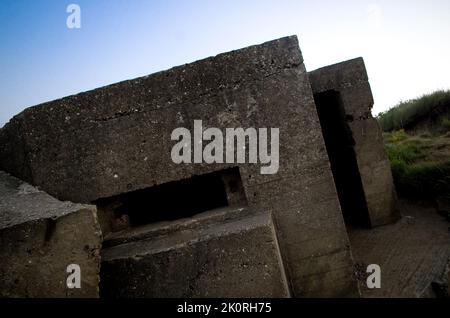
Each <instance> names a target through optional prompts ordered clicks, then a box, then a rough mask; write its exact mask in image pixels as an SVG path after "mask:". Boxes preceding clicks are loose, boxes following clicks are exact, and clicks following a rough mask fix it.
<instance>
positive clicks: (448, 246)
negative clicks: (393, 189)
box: [349, 200, 450, 297]
mask: <svg viewBox="0 0 450 318" xmlns="http://www.w3.org/2000/svg"><path fill="white" fill-rule="evenodd" d="M400 209H401V213H402V219H401V220H399V221H398V222H396V223H395V224H390V225H385V226H381V227H377V228H375V229H371V230H367V229H352V230H350V231H349V237H350V241H351V245H352V251H353V257H354V259H355V263H356V264H357V269H360V271H358V272H360V273H362V276H361V279H360V281H361V284H360V287H361V293H362V296H363V297H435V293H434V292H433V291H432V289H431V287H430V284H431V282H433V281H436V280H440V279H441V278H442V275H443V273H444V271H445V268H446V265H447V263H448V260H449V258H450V231H449V226H450V223H449V222H448V221H446V220H445V218H444V217H442V216H440V215H439V214H438V213H437V212H436V210H435V209H434V208H433V207H430V206H425V205H418V204H417V203H412V202H410V201H406V200H401V201H400ZM368 264H378V265H380V267H381V288H380V289H368V288H367V287H366V283H365V277H364V276H365V275H367V274H365V270H366V268H367V265H368Z"/></svg>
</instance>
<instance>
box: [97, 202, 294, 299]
mask: <svg viewBox="0 0 450 318" xmlns="http://www.w3.org/2000/svg"><path fill="white" fill-rule="evenodd" d="M219 213H220V212H219ZM245 214H247V212H245V211H242V209H240V210H239V211H223V215H222V216H221V217H220V218H217V217H216V218H215V220H214V221H212V222H211V221H209V218H207V217H203V220H201V218H202V216H199V217H194V218H193V219H192V220H191V222H190V223H189V225H185V224H184V223H182V222H171V223H169V225H168V226H167V227H166V228H159V229H158V228H156V229H155V230H154V231H152V230H151V229H147V231H145V232H146V233H149V232H151V236H147V237H146V238H145V239H143V238H140V239H138V240H137V239H135V238H133V237H131V236H130V235H129V234H127V235H123V234H122V235H121V236H122V238H121V239H122V240H125V241H126V243H124V244H117V241H118V240H119V238H118V237H115V238H114V241H116V242H115V243H113V244H117V245H114V246H112V247H107V248H105V249H104V250H103V251H102V272H101V275H102V278H101V296H102V297H107V298H109V297H287V296H288V295H289V289H288V285H287V281H286V277H285V274H284V270H283V266H282V262H281V259H280V253H279V250H278V244H277V242H276V236H275V231H274V228H273V224H272V221H271V217H270V215H269V214H268V213H263V214H259V213H258V214H254V215H250V216H248V215H247V216H244V215H245ZM205 221H207V222H208V221H209V222H208V223H207V224H205ZM141 232H142V230H141ZM105 243H106V244H107V245H108V244H109V242H108V241H107V242H105Z"/></svg>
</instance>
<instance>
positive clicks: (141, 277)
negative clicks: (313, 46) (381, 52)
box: [0, 36, 396, 297]
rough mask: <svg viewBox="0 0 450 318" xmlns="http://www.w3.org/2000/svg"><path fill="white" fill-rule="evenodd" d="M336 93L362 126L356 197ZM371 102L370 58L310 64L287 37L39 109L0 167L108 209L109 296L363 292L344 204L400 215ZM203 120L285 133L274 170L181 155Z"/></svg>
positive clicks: (11, 137)
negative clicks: (185, 132) (174, 151)
mask: <svg viewBox="0 0 450 318" xmlns="http://www.w3.org/2000/svg"><path fill="white" fill-rule="evenodd" d="M329 91H335V92H338V94H339V95H340V99H341V102H342V103H337V104H336V103H335V101H336V98H335V97H336V96H337V95H336V93H327V92H329ZM322 93H323V95H322ZM313 94H314V95H315V97H316V102H317V104H318V105H319V106H317V105H316V104H315V102H314V96H313ZM327 100H331V101H332V103H331V104H332V105H333V108H334V107H336V105H337V106H339V107H337V109H333V111H337V112H338V117H339V118H334V119H335V120H336V121H338V122H341V123H342V122H345V125H347V126H348V127H349V128H350V130H351V133H352V137H353V140H354V145H353V142H352V141H351V139H349V138H347V139H345V138H344V137H342V140H340V141H339V142H338V145H345V146H346V147H347V146H349V145H351V146H352V147H348V148H349V149H348V150H349V152H348V153H347V154H346V156H349V157H351V158H356V163H357V169H355V163H354V162H353V163H352V164H349V163H347V162H346V163H344V166H343V167H344V168H345V169H348V170H349V171H350V173H353V174H354V176H355V178H354V179H355V180H356V179H357V178H356V177H357V173H356V172H357V171H359V174H360V179H361V181H360V182H361V183H362V186H361V185H359V184H357V182H356V181H355V182H354V183H353V185H351V186H350V187H349V188H350V189H352V191H354V190H355V189H356V190H358V191H360V192H361V188H362V191H363V192H364V195H360V196H359V199H360V202H359V203H358V202H350V201H351V200H350V199H349V198H350V196H347V193H344V194H341V195H339V196H338V193H337V192H339V191H342V189H344V188H345V187H346V186H347V183H345V182H346V180H345V179H344V181H342V178H336V177H335V178H336V179H339V180H341V181H342V182H343V185H342V186H340V185H339V182H341V181H339V182H338V183H337V184H338V186H337V187H336V184H335V183H334V181H333V173H335V174H339V173H341V171H340V170H341V168H336V169H335V170H336V171H332V169H330V160H331V161H332V166H335V167H337V166H339V162H340V161H342V160H343V159H342V158H340V157H336V156H335V154H334V153H333V151H330V150H331V148H330V147H332V146H329V148H330V149H329V150H328V152H329V153H331V154H333V155H330V156H327V147H326V145H325V143H324V136H325V142H327V143H329V140H330V138H329V137H330V136H331V137H332V136H333V133H332V132H328V131H327V129H328V128H327V129H324V130H322V129H321V123H320V120H319V116H318V115H317V114H318V112H319V113H323V112H322V106H321V105H322V104H323V105H328V102H327ZM323 101H325V102H323ZM372 104H373V100H372V95H371V91H370V87H369V85H368V80H367V74H366V72H365V67H364V63H363V61H362V59H356V60H352V61H347V62H344V63H340V64H337V65H332V66H329V67H326V68H323V69H319V70H317V71H313V72H310V73H308V72H307V71H306V69H305V66H304V63H303V57H302V54H301V51H300V49H299V44H298V41H297V38H296V37H295V36H293V37H286V38H282V39H278V40H274V41H271V42H267V43H263V44H261V45H256V46H252V47H248V48H244V49H241V50H237V51H233V52H229V53H224V54H220V55H217V56H215V57H211V58H207V59H205V60H201V61H197V62H194V63H191V64H187V65H182V66H178V67H175V68H173V69H170V70H167V71H164V72H159V73H155V74H152V75H149V76H145V77H142V78H137V79H133V80H129V81H125V82H120V83H117V84H113V85H109V86H105V87H102V88H98V89H95V90H93V91H89V92H84V93H80V94H78V95H74V96H69V97H65V98H62V99H59V100H55V101H51V102H48V103H45V104H42V105H39V106H35V107H31V108H29V109H27V110H25V111H23V112H22V113H21V114H19V115H17V116H15V117H14V118H13V119H12V120H11V121H10V122H9V123H8V124H7V125H6V126H5V127H4V128H2V129H1V130H0V168H1V169H2V170H5V171H7V172H8V173H10V174H12V175H14V176H16V177H18V178H20V179H22V180H25V181H27V182H29V183H30V184H32V185H35V186H38V187H39V188H40V189H42V190H45V191H46V192H47V193H48V194H50V195H52V196H54V197H56V198H57V199H59V200H70V201H73V202H78V203H92V202H95V203H96V204H97V205H98V210H99V212H98V213H97V215H98V216H99V219H100V223H101V227H102V232H103V236H104V239H103V245H102V249H101V271H100V275H101V279H100V284H101V288H100V289H101V291H102V295H101V296H102V297H164V296H166V297H195V296H196V297H201V296H203V297H206V296H207V297H258V296H259V297H288V296H293V297H352V296H358V295H359V290H358V285H357V281H356V279H355V277H354V275H353V274H354V268H353V259H352V254H351V250H350V244H349V240H348V235H347V229H346V227H345V224H344V220H343V215H342V213H341V209H340V205H342V206H346V208H345V209H343V210H344V213H345V214H346V216H345V218H346V219H348V220H349V221H355V220H356V221H357V220H358V218H357V217H354V216H355V215H360V216H361V215H363V214H361V213H359V214H356V213H354V210H353V204H354V205H355V206H363V199H362V197H363V196H364V199H365V202H366V203H367V209H368V215H369V217H370V224H371V225H372V226H375V225H380V224H384V223H387V222H391V221H392V220H394V219H395V218H396V215H395V213H394V212H395V209H394V207H395V191H394V188H393V184H392V176H391V174H390V167H389V162H388V161H387V158H386V154H385V152H384V148H383V144H382V140H381V132H380V130H379V127H378V126H377V123H376V121H375V120H374V119H373V118H372V117H371V115H370V108H371V106H372ZM340 106H342V107H340ZM342 108H343V110H344V112H342ZM317 110H318V111H317ZM324 114H325V115H324V116H321V117H323V118H322V119H321V121H322V126H323V123H324V122H325V121H326V120H327V118H328V117H329V116H328V112H325V113H324ZM322 115H323V114H322ZM331 117H332V116H331ZM331 117H330V119H331ZM342 118H344V120H343V121H342ZM195 120H202V121H203V123H204V126H205V127H217V128H219V129H221V130H223V129H226V128H228V127H255V128H261V127H276V128H279V132H280V149H279V151H280V154H281V155H280V162H279V170H278V171H277V173H276V174H273V175H262V174H260V165H252V164H249V163H242V164H241V163H239V164H237V165H235V164H233V166H230V164H225V163H213V164H191V165H182V164H176V163H174V162H173V161H172V160H171V157H170V152H171V148H172V145H173V143H172V140H171V133H172V131H173V130H174V129H176V128H179V127H187V128H188V129H189V128H192V127H189V125H192V122H195ZM330 122H331V127H332V128H336V129H337V128H339V127H338V126H337V123H334V122H332V121H330ZM335 126H336V127H335ZM344 127H345V126H344ZM342 131H343V130H342V127H341V130H340V132H341V133H342ZM338 135H339V134H338ZM342 136H345V137H348V135H347V134H345V133H342ZM327 139H328V141H327ZM331 144H332V143H331ZM350 148H353V150H354V155H353V154H352V153H351V151H350V150H351V149H350ZM336 155H337V156H339V153H337V152H336ZM333 161H336V162H337V163H338V164H333ZM206 185H207V186H206ZM336 188H337V189H338V191H336ZM187 193H189V200H188V202H184V203H186V204H181V203H182V201H183V200H180V199H179V196H181V197H183V196H185V195H187ZM205 193H206V194H208V197H205V196H204V194H205ZM202 194H203V196H202ZM341 196H342V198H341ZM185 197H186V196H185ZM193 198H194V199H193ZM340 199H341V204H340V202H339V200H340ZM177 200H179V201H178V202H177ZM142 206H144V207H149V209H152V208H155V207H156V208H157V209H153V211H154V212H155V213H151V214H149V213H145V211H142V209H141V207H142ZM349 206H351V207H349ZM205 211H206V212H205ZM180 218H181V219H180ZM160 221H169V222H160ZM155 222H156V223H155ZM357 223H358V222H357ZM17 246H18V247H17V248H18V249H20V248H21V247H20V246H19V245H17ZM60 261H61V262H63V263H64V262H66V259H65V258H62V259H61V260H60ZM36 288H37V289H39V288H40V287H39V286H36ZM40 292H45V290H40ZM40 294H42V293H40Z"/></svg>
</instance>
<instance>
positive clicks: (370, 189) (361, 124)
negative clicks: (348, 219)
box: [309, 58, 399, 226]
mask: <svg viewBox="0 0 450 318" xmlns="http://www.w3.org/2000/svg"><path fill="white" fill-rule="evenodd" d="M309 78H310V81H311V87H312V90H313V92H314V94H317V93H321V92H325V91H329V90H334V91H336V92H338V93H339V96H340V99H341V103H342V105H343V108H344V112H345V120H346V122H347V125H348V126H349V128H350V129H351V132H352V138H353V139H354V149H355V154H356V160H357V164H358V168H359V173H360V176H361V181H362V185H363V190H364V195H365V200H366V204H367V208H368V210H369V211H368V212H369V217H370V223H371V225H372V226H377V225H382V224H388V223H391V222H393V221H395V220H397V219H398V218H399V213H398V209H397V206H396V200H397V199H396V192H395V188H394V183H393V179H392V174H391V169H390V163H389V160H388V157H387V154H386V151H385V149H384V143H383V136H382V132H381V129H380V127H379V125H378V122H377V121H376V119H375V118H373V117H372V114H371V109H372V106H373V97H372V92H371V89H370V84H369V81H368V76H367V72H366V68H365V65H364V61H363V59H362V58H356V59H353V60H348V61H345V62H341V63H337V64H333V65H329V66H326V67H323V68H320V69H318V70H315V71H312V72H309Z"/></svg>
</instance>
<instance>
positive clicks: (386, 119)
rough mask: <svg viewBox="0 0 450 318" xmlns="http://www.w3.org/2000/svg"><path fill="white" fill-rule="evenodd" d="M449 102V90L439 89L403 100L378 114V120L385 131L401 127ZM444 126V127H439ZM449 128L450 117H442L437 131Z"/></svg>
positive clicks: (440, 131)
mask: <svg viewBox="0 0 450 318" xmlns="http://www.w3.org/2000/svg"><path fill="white" fill-rule="evenodd" d="M449 104H450V91H449V90H440V91H436V92H434V93H432V94H427V95H423V96H422V97H419V98H416V99H412V100H408V101H404V102H401V103H399V104H398V105H396V106H394V107H392V108H391V109H389V110H388V111H386V112H383V113H380V114H379V115H378V122H379V123H380V126H381V128H382V129H383V131H385V132H390V131H394V130H399V129H402V128H404V127H406V126H408V125H409V124H411V123H414V121H415V120H416V119H417V118H419V117H421V116H423V115H426V114H428V113H429V112H430V111H432V110H433V109H435V108H436V107H439V106H443V105H449ZM441 128H444V129H441ZM448 129H450V119H449V118H448V117H447V118H442V119H441V122H440V124H439V125H438V129H437V131H435V132H437V133H442V132H445V130H447V131H448Z"/></svg>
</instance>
